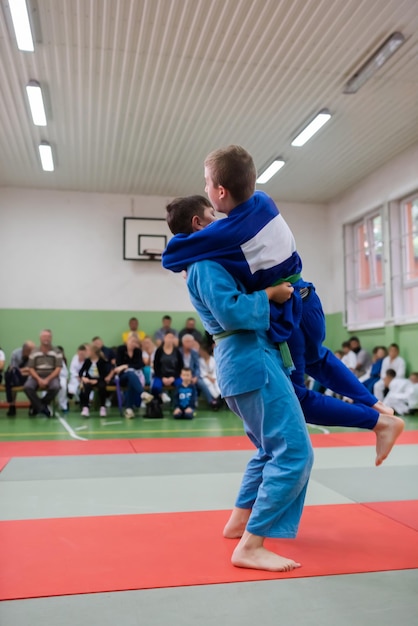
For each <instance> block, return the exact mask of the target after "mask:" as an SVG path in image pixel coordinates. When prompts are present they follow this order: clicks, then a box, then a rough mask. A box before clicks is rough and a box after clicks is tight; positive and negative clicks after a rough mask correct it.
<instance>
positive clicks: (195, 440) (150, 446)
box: [0, 430, 418, 469]
mask: <svg viewBox="0 0 418 626" xmlns="http://www.w3.org/2000/svg"><path fill="white" fill-rule="evenodd" d="M310 438H311V441H312V445H313V446H314V448H338V447H347V446H374V445H375V441H376V437H375V435H374V433H372V432H370V431H364V432H342V433H334V432H333V433H330V434H329V435H323V434H311V435H310ZM416 443H418V431H416V430H406V431H404V432H403V433H402V434H401V436H400V437H399V438H398V439H397V442H396V445H402V444H416ZM253 449H254V447H253V445H252V443H251V442H250V440H249V439H248V437H246V436H230V437H227V436H223V437H179V438H172V437H171V438H168V437H166V438H158V439H154V438H141V439H91V440H88V441H74V440H73V441H68V440H64V441H53V440H51V441H2V442H0V457H3V458H6V459H7V460H8V459H9V458H11V457H24V456H76V455H84V454H147V453H150V454H151V453H158V452H161V453H165V452H211V451H228V450H253ZM7 460H6V462H7ZM4 464H5V463H4ZM0 469H1V468H0Z"/></svg>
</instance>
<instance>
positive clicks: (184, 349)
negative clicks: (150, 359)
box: [179, 333, 213, 406]
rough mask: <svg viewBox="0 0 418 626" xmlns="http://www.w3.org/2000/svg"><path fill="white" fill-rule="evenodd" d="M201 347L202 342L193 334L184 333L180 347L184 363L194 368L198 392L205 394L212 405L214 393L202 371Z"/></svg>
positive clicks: (193, 372)
mask: <svg viewBox="0 0 418 626" xmlns="http://www.w3.org/2000/svg"><path fill="white" fill-rule="evenodd" d="M199 348H200V344H199V343H198V342H197V341H196V340H195V338H194V337H193V335H190V334H189V333H186V334H185V335H183V337H182V339H181V347H180V348H179V350H180V352H181V355H182V357H183V365H184V366H185V367H190V369H191V370H192V384H193V385H196V389H197V392H198V393H201V394H203V395H204V396H205V400H206V402H207V403H208V405H209V406H212V402H213V398H212V394H211V393H210V391H209V389H208V386H207V385H206V382H205V381H204V380H203V378H202V375H201V373H200V363H199Z"/></svg>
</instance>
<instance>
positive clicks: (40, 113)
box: [26, 80, 46, 126]
mask: <svg viewBox="0 0 418 626" xmlns="http://www.w3.org/2000/svg"><path fill="white" fill-rule="evenodd" d="M26 93H27V94H28V100H29V106H30V112H31V113H32V119H33V123H34V124H35V126H46V115H45V107H44V101H43V98H42V90H41V86H40V84H39V83H38V82H37V81H36V80H30V81H29V82H28V84H27V85H26Z"/></svg>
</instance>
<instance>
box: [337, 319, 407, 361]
mask: <svg viewBox="0 0 418 626" xmlns="http://www.w3.org/2000/svg"><path fill="white" fill-rule="evenodd" d="M326 320H327V335H326V339H325V343H326V345H327V346H328V347H329V348H330V349H331V350H338V349H339V348H340V347H341V343H342V342H343V341H346V340H347V338H348V337H350V336H354V335H355V336H356V337H358V338H359V340H360V343H361V345H362V346H363V348H366V350H369V351H370V352H371V351H372V350H373V348H374V347H375V346H388V345H389V344H391V343H397V344H398V345H399V347H400V352H401V356H403V358H404V359H405V361H406V363H407V368H408V372H412V371H418V324H406V325H404V326H385V327H384V328H373V329H369V330H359V331H357V332H352V333H349V332H347V329H346V328H345V327H344V325H343V315H342V313H333V314H332V315H326Z"/></svg>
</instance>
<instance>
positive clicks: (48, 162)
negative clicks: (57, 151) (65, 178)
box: [39, 141, 54, 172]
mask: <svg viewBox="0 0 418 626" xmlns="http://www.w3.org/2000/svg"><path fill="white" fill-rule="evenodd" d="M39 156H40V157H41V163H42V169H43V170H44V171H45V172H53V171H54V159H53V157H52V148H51V146H50V144H49V143H48V142H47V141H42V142H41V143H40V144H39Z"/></svg>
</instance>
